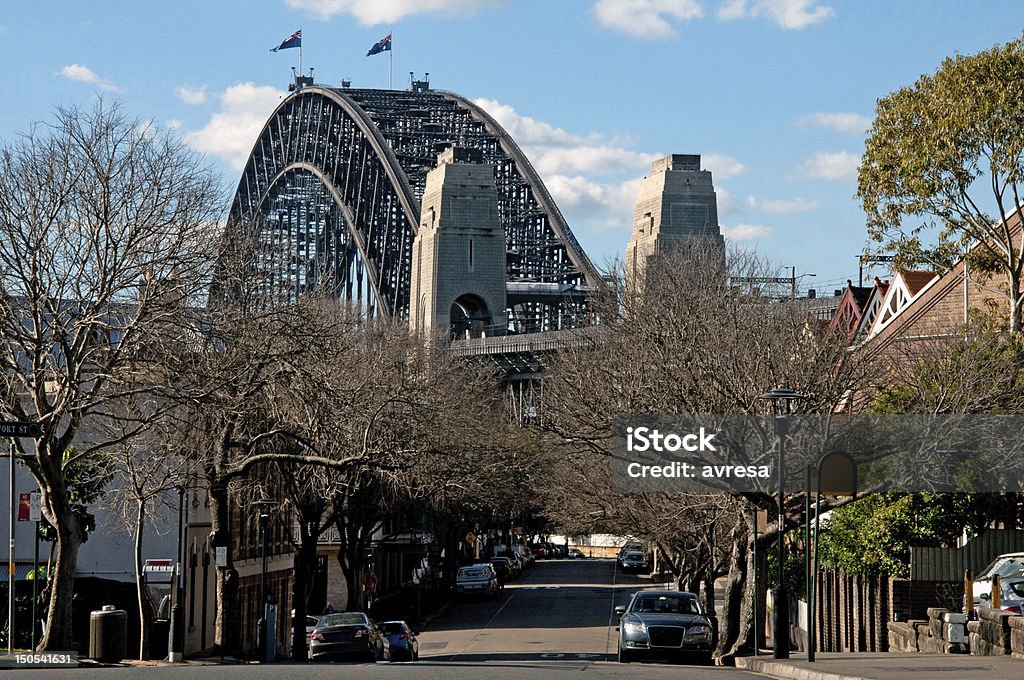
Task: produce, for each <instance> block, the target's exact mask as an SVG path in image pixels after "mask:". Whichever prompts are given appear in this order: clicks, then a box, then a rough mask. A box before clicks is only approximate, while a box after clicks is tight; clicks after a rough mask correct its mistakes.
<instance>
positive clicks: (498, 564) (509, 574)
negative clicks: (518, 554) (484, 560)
mask: <svg viewBox="0 0 1024 680" xmlns="http://www.w3.org/2000/svg"><path fill="white" fill-rule="evenodd" d="M490 562H491V564H493V565H494V570H495V571H496V572H498V582H499V583H501V584H504V583H505V582H506V581H509V580H511V579H512V578H514V577H515V571H514V570H513V567H512V558H510V557H492V558H491V560H490Z"/></svg>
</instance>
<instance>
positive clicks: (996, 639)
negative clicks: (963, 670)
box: [967, 608, 1021, 656]
mask: <svg viewBox="0 0 1024 680" xmlns="http://www.w3.org/2000/svg"><path fill="white" fill-rule="evenodd" d="M1014 618H1016V619H1020V618H1021V617H1020V616H1016V615H1014V614H1011V613H1010V612H1007V611H1003V610H1001V609H991V608H986V609H979V610H978V620H977V621H970V622H968V624H967V630H968V632H969V635H970V645H971V654H974V655H975V656H1003V655H1004V654H1009V653H1010V651H1011V650H1010V619H1014Z"/></svg>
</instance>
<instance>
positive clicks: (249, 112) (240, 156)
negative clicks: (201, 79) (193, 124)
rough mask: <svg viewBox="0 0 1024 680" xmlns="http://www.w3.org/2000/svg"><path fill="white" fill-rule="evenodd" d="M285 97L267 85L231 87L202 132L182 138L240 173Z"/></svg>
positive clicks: (197, 131) (222, 96)
mask: <svg viewBox="0 0 1024 680" xmlns="http://www.w3.org/2000/svg"><path fill="white" fill-rule="evenodd" d="M286 94H287V93H286V92H284V91H282V90H279V89H277V88H276V87H271V86H269V85H255V84H253V83H251V82H248V83H239V84H237V85H232V86H231V87H229V88H228V89H226V90H225V91H224V92H223V93H222V94H221V95H220V110H219V111H217V112H216V113H214V114H213V115H212V116H211V117H210V120H209V121H208V122H207V123H206V125H205V126H203V127H202V128H201V129H199V130H196V131H194V132H189V133H188V134H187V135H185V141H187V142H188V143H189V144H190V145H191V146H192V147H193V148H195V149H197V150H198V151H201V152H203V153H208V154H212V155H214V156H217V157H219V158H221V159H223V160H224V161H226V162H227V163H228V165H230V166H231V168H233V169H234V170H241V169H242V168H243V167H245V162H246V160H248V158H249V152H250V151H251V150H252V145H253V143H254V142H255V141H256V137H258V136H259V133H260V130H262V129H263V125H264V124H265V123H266V121H267V118H268V117H269V116H270V113H271V112H272V111H273V110H274V109H275V108H276V107H277V105H278V104H280V103H281V98H282V97H284V96H285V95H286Z"/></svg>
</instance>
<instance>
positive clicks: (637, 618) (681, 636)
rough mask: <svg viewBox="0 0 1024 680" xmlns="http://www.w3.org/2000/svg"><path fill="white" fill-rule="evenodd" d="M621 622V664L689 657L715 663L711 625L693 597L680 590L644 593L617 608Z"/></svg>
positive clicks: (646, 591)
mask: <svg viewBox="0 0 1024 680" xmlns="http://www.w3.org/2000/svg"><path fill="white" fill-rule="evenodd" d="M615 611H616V612H617V613H619V614H620V615H621V618H620V619H619V656H618V658H619V662H620V663H629V662H630V661H633V660H636V659H638V658H640V657H641V656H671V657H681V656H688V657H690V658H691V659H692V660H694V661H696V662H698V663H702V664H707V663H709V662H710V661H711V642H712V628H711V621H710V620H709V619H708V617H707V616H706V615H705V614H704V607H703V605H702V604H701V602H700V600H699V599H697V596H696V595H694V594H693V593H684V592H680V591H676V590H641V591H640V592H637V593H634V594H633V599H631V600H630V602H629V605H627V606H625V607H616V608H615Z"/></svg>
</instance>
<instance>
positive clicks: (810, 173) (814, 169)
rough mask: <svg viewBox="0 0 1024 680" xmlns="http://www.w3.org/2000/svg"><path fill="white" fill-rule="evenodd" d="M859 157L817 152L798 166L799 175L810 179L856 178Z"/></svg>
mask: <svg viewBox="0 0 1024 680" xmlns="http://www.w3.org/2000/svg"><path fill="white" fill-rule="evenodd" d="M859 165H860V156H857V155H856V154H852V153H850V152H849V151H837V152H835V153H829V152H828V151H818V152H817V153H815V154H814V155H813V156H811V157H810V158H808V159H807V160H805V161H804V162H803V163H801V164H800V167H799V168H798V170H799V172H800V174H801V175H803V176H804V177H810V178H812V179H827V180H850V179H856V178H857V167H858V166H859Z"/></svg>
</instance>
